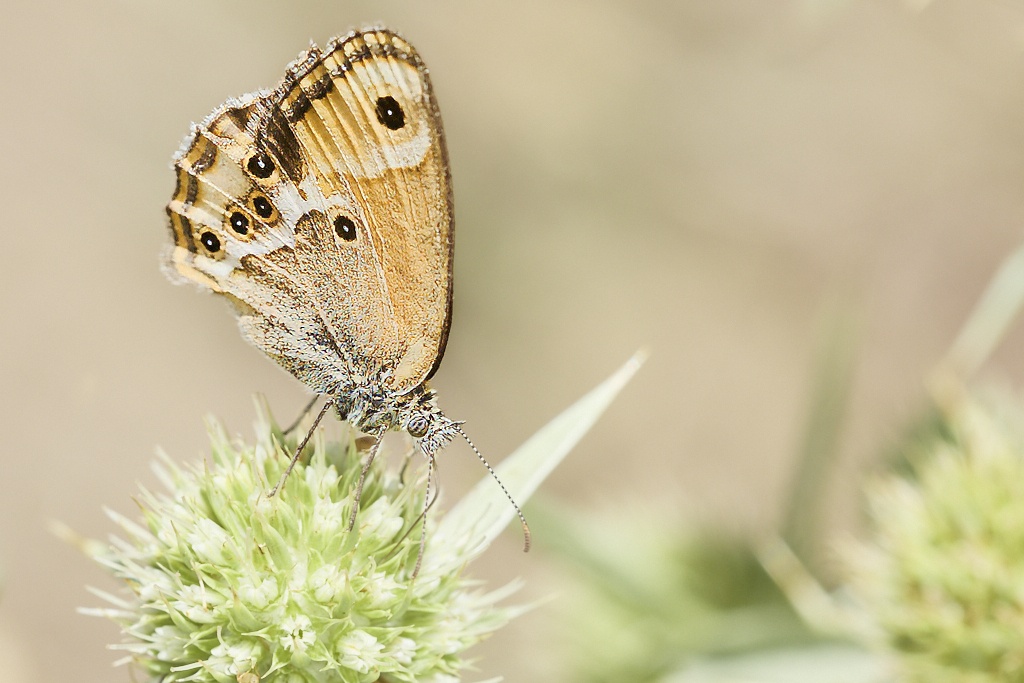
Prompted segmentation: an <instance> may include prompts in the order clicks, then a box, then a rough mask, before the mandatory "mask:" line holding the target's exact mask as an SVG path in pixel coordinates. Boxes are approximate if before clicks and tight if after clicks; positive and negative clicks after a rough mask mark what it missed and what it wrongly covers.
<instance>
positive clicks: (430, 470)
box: [412, 456, 437, 579]
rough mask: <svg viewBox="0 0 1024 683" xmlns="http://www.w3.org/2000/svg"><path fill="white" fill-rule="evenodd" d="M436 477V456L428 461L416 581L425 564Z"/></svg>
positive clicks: (414, 572)
mask: <svg viewBox="0 0 1024 683" xmlns="http://www.w3.org/2000/svg"><path fill="white" fill-rule="evenodd" d="M433 475H434V456H430V459H429V460H428V461H427V491H426V493H425V494H424V495H423V512H421V513H420V519H421V520H423V526H422V528H421V529H420V549H419V551H418V552H417V553H416V567H415V568H414V569H413V570H412V578H413V579H415V578H416V577H417V576H419V573H420V565H422V564H423V551H424V550H426V547H427V510H429V509H430V506H431V505H433V504H434V500H436V499H437V493H436V492H435V493H434V497H433V499H432V498H431V497H430V482H431V480H432V479H433Z"/></svg>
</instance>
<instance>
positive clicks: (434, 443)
mask: <svg viewBox="0 0 1024 683" xmlns="http://www.w3.org/2000/svg"><path fill="white" fill-rule="evenodd" d="M399 424H401V426H402V429H404V430H405V431H407V432H408V433H409V435H410V436H411V437H413V438H414V439H416V441H417V443H418V444H419V446H420V450H422V451H423V454H424V455H425V456H427V457H428V458H433V457H434V455H435V454H436V453H437V452H438V451H439V450H441V449H442V448H444V447H445V446H447V445H448V443H449V442H450V441H451V440H452V439H454V438H455V437H456V436H458V435H459V429H458V427H459V425H460V424H462V423H461V422H456V421H455V420H452V419H449V418H448V417H447V416H446V415H445V414H444V413H442V412H441V410H440V408H438V407H437V406H436V405H434V403H433V401H424V402H421V403H419V404H418V405H415V406H410V408H409V409H408V410H407V411H405V414H404V415H402V416H401V417H400V421H399Z"/></svg>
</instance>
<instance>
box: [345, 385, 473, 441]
mask: <svg viewBox="0 0 1024 683" xmlns="http://www.w3.org/2000/svg"><path fill="white" fill-rule="evenodd" d="M371 386H372V385H364V386H363V387H360V388H358V389H356V390H353V391H348V392H344V393H343V394H341V395H339V396H338V397H337V398H336V399H335V404H336V405H337V408H338V413H339V414H340V415H341V416H342V417H343V418H344V419H346V420H348V421H349V422H350V423H352V425H354V426H355V427H356V428H358V429H359V430H361V431H363V432H366V433H368V434H382V433H383V432H386V431H388V430H393V429H394V430H404V431H406V432H408V433H409V434H410V435H412V436H413V437H414V438H415V439H416V441H417V443H418V444H419V447H420V450H422V451H423V454H424V455H426V456H427V457H428V458H432V457H434V454H435V453H437V451H438V450H440V449H441V448H443V447H444V446H445V445H447V444H448V442H450V441H451V440H452V439H453V438H455V437H456V436H457V435H458V433H459V432H458V426H459V424H461V423H459V422H456V421H454V420H452V419H450V418H448V417H447V416H446V415H445V414H444V413H442V412H441V409H440V408H438V407H437V401H436V397H435V395H434V392H433V391H432V390H430V389H428V388H427V387H426V386H421V387H417V388H416V389H414V390H413V391H411V392H409V393H407V394H401V395H395V394H392V393H388V392H386V391H385V392H381V391H379V390H378V391H374V390H373V389H372V388H371Z"/></svg>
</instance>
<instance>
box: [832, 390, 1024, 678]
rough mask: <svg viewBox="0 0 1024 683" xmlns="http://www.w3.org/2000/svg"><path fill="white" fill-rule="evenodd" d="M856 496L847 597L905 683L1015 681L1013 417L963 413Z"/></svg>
mask: <svg viewBox="0 0 1024 683" xmlns="http://www.w3.org/2000/svg"><path fill="white" fill-rule="evenodd" d="M941 432H943V433H940V434H938V435H936V436H935V437H933V438H932V439H931V440H930V441H929V442H927V443H926V444H925V446H924V447H923V448H922V449H921V452H920V453H916V454H913V457H912V458H911V462H912V466H913V474H914V476H912V477H906V476H896V475H889V476H886V477H884V478H882V479H880V480H878V481H876V482H875V483H874V485H873V486H871V487H870V488H869V489H868V502H869V509H870V512H871V517H872V520H873V522H874V529H875V532H874V539H873V543H871V544H870V545H869V544H864V545H861V546H858V547H856V548H854V549H853V550H852V551H851V552H850V555H849V556H850V559H851V560H852V563H853V565H854V567H855V569H856V570H857V573H858V576H857V577H856V578H857V581H856V583H857V585H859V587H860V589H861V594H862V596H863V597H864V598H865V602H866V605H867V607H868V608H869V612H870V614H871V616H872V617H873V620H874V621H875V623H876V624H877V625H878V627H879V629H880V631H881V635H882V637H883V639H884V641H885V643H886V645H887V646H888V648H889V649H890V650H891V651H892V652H893V653H894V654H895V655H896V657H897V659H898V661H899V662H900V663H901V665H902V669H903V671H904V673H905V680H909V681H920V682H922V683H923V682H925V681H927V682H928V683H944V682H947V681H948V682H950V683H952V682H953V681H956V682H958V683H962V682H970V683H988V682H991V683H995V682H996V681H1000V682H1004V683H1005V682H1013V681H1024V494H1022V491H1024V407H1022V405H1021V403H1020V402H1019V401H1018V400H1011V399H1003V400H998V401H995V400H989V401H986V402H982V401H976V400H975V401H968V402H966V403H965V404H963V405H962V406H961V407H960V409H959V411H958V412H957V414H955V415H954V416H952V418H951V419H950V420H949V422H948V423H947V424H944V425H943V429H942V430H941Z"/></svg>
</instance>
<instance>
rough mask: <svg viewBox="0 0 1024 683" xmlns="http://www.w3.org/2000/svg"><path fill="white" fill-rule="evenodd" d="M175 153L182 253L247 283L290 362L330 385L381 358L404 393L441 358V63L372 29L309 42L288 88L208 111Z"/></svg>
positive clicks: (282, 358)
mask: <svg viewBox="0 0 1024 683" xmlns="http://www.w3.org/2000/svg"><path fill="white" fill-rule="evenodd" d="M176 168H177V171H178V188H177V190H176V192H175V196H174V198H173V200H172V202H171V203H170V205H169V206H168V211H169V213H170V215H171V228H172V233H173V235H174V240H175V248H174V250H173V252H172V254H171V258H170V263H171V265H172V266H173V268H174V270H175V271H176V272H177V273H178V274H180V275H183V276H185V277H186V278H187V279H190V280H192V281H196V282H199V283H201V284H203V285H204V286H206V287H209V288H210V289H213V290H214V291H217V292H220V293H223V294H226V295H228V296H229V297H231V298H232V299H234V300H235V301H236V303H237V304H238V305H239V308H240V310H241V312H242V320H241V324H242V327H243V331H244V332H245V333H246V335H247V336H248V337H249V339H250V340H251V341H253V342H254V343H255V344H256V345H257V346H259V347H260V348H262V349H263V350H264V351H266V352H267V353H268V354H269V355H271V356H272V357H274V358H275V360H277V361H278V362H279V363H281V365H283V366H284V367H286V368H287V369H288V370H289V371H291V372H292V373H293V374H295V375H296V376H298V377H299V378H300V379H302V380H303V381H305V382H306V383H307V384H309V385H310V386H312V387H313V388H314V389H316V390H317V391H324V392H329V391H338V390H344V389H345V387H344V386H339V384H341V385H343V384H345V383H346V382H348V381H349V379H351V380H352V381H353V382H355V383H358V382H359V381H360V379H361V377H360V375H362V374H367V373H373V372H376V371H379V370H381V369H382V368H383V369H390V370H391V373H390V374H391V377H390V378H389V379H388V380H387V381H389V382H390V384H391V386H390V390H391V391H394V392H395V393H404V392H406V391H409V390H411V389H413V388H415V387H416V386H419V385H420V384H422V383H423V381H425V380H426V379H427V378H428V377H429V376H430V374H432V372H433V371H434V370H435V369H436V367H437V364H438V363H439V362H440V359H441V356H442V354H443V352H444V346H445V342H446V339H447V332H448V325H449V321H450V314H451V263H452V203H451V184H450V178H449V173H448V164H447V153H446V150H445V145H444V136H443V131H442V128H441V122H440V117H439V115H438V112H437V106H436V103H435V100H434V96H433V93H432V90H431V87H430V82H429V78H428V76H427V72H426V69H425V68H424V66H423V64H422V62H421V60H420V58H419V56H418V55H417V54H416V52H415V51H414V50H413V48H412V47H411V46H409V45H408V43H406V42H405V41H404V40H403V39H401V38H400V37H399V36H397V35H395V34H394V33H391V32H389V31H386V30H368V31H361V32H356V33H353V34H350V35H349V36H346V37H345V38H342V39H337V40H334V41H332V42H331V43H330V44H329V45H328V48H327V49H326V50H325V51H323V52H321V51H319V50H318V49H316V48H315V47H313V48H311V49H310V50H309V51H308V52H307V53H305V54H304V55H303V56H302V57H300V59H299V60H297V61H296V62H295V63H293V64H292V65H291V66H290V67H289V70H288V74H287V75H286V77H285V79H284V81H283V82H282V84H281V85H280V86H279V87H278V88H277V89H275V90H274V91H272V92H268V93H257V94H256V95H251V96H248V97H246V98H242V99H241V100H238V101H231V102H228V103H227V104H226V105H225V106H224V107H222V108H221V109H219V110H217V111H216V112H214V114H212V115H211V117H210V118H208V119H207V121H205V122H204V123H203V124H202V125H200V126H198V127H196V128H195V130H194V131H193V135H192V137H191V138H190V140H188V141H187V142H186V145H185V146H184V147H183V150H182V152H181V153H180V154H179V158H178V159H177V161H176ZM268 169H269V170H268ZM260 197H263V198H265V199H267V200H269V202H270V204H271V205H272V206H271V208H272V210H271V211H267V210H266V207H265V206H263V204H262V203H261V200H260V199H259V198H260ZM238 214H241V215H242V216H243V217H244V218H245V219H246V221H249V227H250V228H251V230H250V231H249V232H248V233H246V234H244V235H243V234H239V232H238V230H237V226H238V225H239V224H240V223H242V221H240V220H238V218H239V217H238ZM211 247H216V248H211ZM321 354H325V355H326V356H327V357H326V358H321V357H320V356H321Z"/></svg>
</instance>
